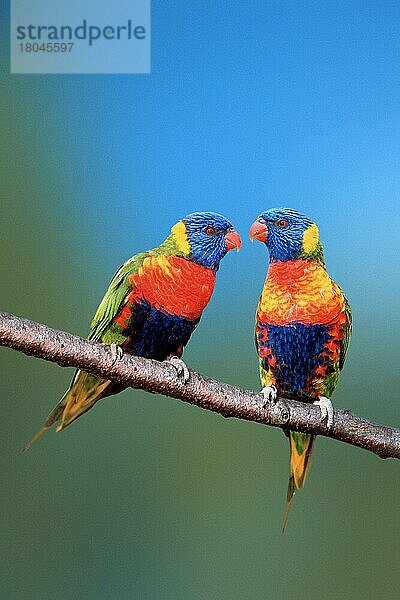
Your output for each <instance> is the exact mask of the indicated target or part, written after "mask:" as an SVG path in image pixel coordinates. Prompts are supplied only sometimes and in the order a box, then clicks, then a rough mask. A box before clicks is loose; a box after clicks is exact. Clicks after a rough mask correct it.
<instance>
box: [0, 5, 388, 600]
mask: <svg viewBox="0 0 400 600" xmlns="http://www.w3.org/2000/svg"><path fill="white" fill-rule="evenodd" d="M185 5H186V3H180V2H172V3H168V6H166V5H164V3H159V2H153V7H152V26H153V33H152V35H153V55H152V74H151V75H149V76H135V75H127V76H16V75H13V76H11V75H9V56H8V18H9V15H8V6H7V4H6V3H3V6H2V9H3V10H2V30H1V34H2V35H1V40H2V41H1V44H2V46H1V55H2V64H1V69H2V71H1V76H2V83H3V85H2V95H1V100H0V102H1V104H0V111H1V113H0V114H1V130H2V135H1V139H0V143H1V182H2V183H1V201H2V210H1V217H2V227H1V238H0V244H1V263H0V269H1V288H0V309H1V310H6V311H9V312H12V313H14V314H17V315H22V316H25V317H29V318H31V319H34V320H37V321H40V322H44V323H47V324H48V325H50V326H53V327H58V328H60V329H63V330H66V331H71V332H74V333H77V334H80V335H86V334H87V331H88V324H89V322H90V319H91V317H92V315H93V312H94V310H95V308H96V306H97V304H98V301H99V300H100V298H101V297H102V294H103V293H104V291H105V288H106V285H107V283H108V281H109V279H110V277H111V275H112V273H113V272H114V271H115V269H116V268H117V267H118V266H119V264H121V263H122V262H123V261H124V260H126V258H127V257H128V256H130V255H132V254H134V253H135V252H137V251H140V250H143V249H145V248H149V247H152V246H154V245H157V244H158V243H159V242H160V241H161V240H162V239H163V237H165V235H166V234H167V233H168V231H169V228H170V227H171V225H172V224H173V223H174V222H175V221H176V220H177V219H179V218H180V217H181V216H183V215H184V214H186V213H188V212H190V211H192V210H195V209H198V210H201V209H202V210H207V209H208V210H209V209H212V210H217V211H219V212H223V213H225V214H226V215H227V216H229V217H231V219H232V221H233V222H234V223H235V225H236V227H237V228H238V230H239V231H240V232H241V233H242V237H243V240H244V248H243V251H242V252H241V253H240V254H239V255H233V253H231V254H230V255H228V257H227V258H226V259H225V261H224V263H223V264H222V268H221V271H220V273H219V274H218V285H217V288H216V292H215V294H214V296H213V298H212V301H211V304H210V306H209V307H208V309H207V311H206V313H205V315H204V317H203V320H202V323H201V326H200V327H199V329H198V331H196V333H195V335H194V336H193V338H192V340H191V343H190V345H189V347H188V349H187V350H186V352H185V359H186V362H187V363H188V364H189V365H190V366H191V367H193V368H195V369H197V370H199V371H201V372H203V373H205V374H207V375H209V376H211V377H215V378H218V379H221V380H224V381H229V382H231V383H233V384H237V385H240V386H242V387H248V388H251V389H258V388H259V387H260V386H259V380H258V373H257V358H256V354H255V350H254V348H253V334H252V329H253V319H254V311H255V307H256V304H257V299H258V295H259V292H260V290H261V287H262V283H263V280H264V276H265V271H266V261H267V256H266V253H265V249H264V248H262V247H261V245H254V247H253V246H250V245H249V244H248V243H247V242H246V239H247V231H248V228H249V226H250V224H251V222H252V221H253V219H254V217H255V216H257V214H258V213H259V212H260V211H261V210H263V209H265V208H268V207H271V206H276V205H289V206H293V207H294V208H298V209H299V210H302V211H304V212H306V213H307V214H308V215H309V216H311V217H313V218H315V219H316V220H317V222H318V223H319V225H320V230H321V236H322V239H323V242H324V245H325V250H326V255H327V262H328V267H329V270H330V272H331V274H332V275H333V276H334V277H335V278H336V279H337V280H338V282H339V283H340V284H341V285H342V286H343V288H344V289H345V290H346V292H347V294H348V296H349V298H350V300H351V302H352V305H353V312H354V316H355V332H354V338H353V342H352V345H351V349H350V352H349V358H348V362H347V365H346V368H345V371H344V374H343V377H342V381H341V384H340V387H339V389H338V391H337V393H336V396H335V402H336V404H337V405H338V406H346V407H350V408H351V409H352V410H354V411H355V412H357V413H359V414H361V415H364V416H366V417H368V418H371V419H374V420H377V421H379V422H382V423H385V424H388V425H397V426H398V425H399V419H398V415H399V413H398V406H399V404H398V402H399V393H398V381H397V378H398V376H397V374H398V365H399V359H400V356H399V354H400V353H399V347H398V339H399V334H400V323H399V316H398V315H399V308H398V298H399V291H400V290H399V268H398V256H399V236H398V227H399V216H400V215H399V200H400V198H399V189H400V175H399V173H400V171H399V166H400V148H399V144H398V139H399V133H400V132H399V129H400V119H399V108H400V76H399V73H400V70H399V56H400V52H399V50H400V44H399V35H398V28H397V26H398V23H399V17H400V12H399V8H398V5H397V3H394V2H393V3H392V2H385V3H384V4H382V3H378V2H377V3H375V2H367V3H360V2H349V3H339V2H326V3H323V4H319V3H312V2H300V3H296V4H293V3H289V2H288V3H284V2H283V3H281V2H280V3H275V2H260V3H258V2H256V3H250V2H240V3H238V4H235V6H233V5H232V4H231V3H227V2H220V3H212V2H204V3H203V2H202V3H198V4H196V6H194V5H192V3H187V6H185ZM200 5H201V6H200ZM396 28H397V29H396ZM0 373H1V380H2V383H1V400H2V403H1V406H2V419H1V444H2V451H1V489H2V493H1V503H2V517H1V538H0V539H1V541H0V545H1V550H0V556H1V560H0V569H1V571H0V598H4V599H7V600H12V599H18V600H20V599H25V598H26V599H28V598H29V600H39V599H57V600H72V599H75V598H79V599H82V600H86V599H92V598H93V599H94V598H96V599H106V598H107V599H108V598H110V597H115V598H121V599H125V598H126V599H131V598H144V599H147V598H148V599H153V598H154V599H158V598H160V599H161V598H162V599H171V600H172V599H174V600H175V599H176V600H178V599H185V600H186V599H194V600H195V599H206V598H215V599H220V598H221V599H243V600H244V599H248V598H251V599H253V598H254V599H261V598H277V599H279V598H287V597H289V596H296V597H297V598H301V599H302V598H304V599H307V600H312V599H317V598H324V599H337V598H360V599H361V598H374V599H375V598H385V599H395V598H396V599H397V598H398V597H399V584H400V576H399V561H400V550H399V545H400V543H399V525H400V517H399V466H398V464H397V463H396V462H395V461H381V460H380V459H378V458H377V457H375V456H374V455H372V454H369V453H367V452H363V451H361V450H358V449H355V448H352V447H350V446H347V445H344V444H340V443H337V442H333V441H330V440H327V439H319V440H318V443H317V448H316V455H315V460H314V465H313V469H312V471H311V474H310V477H309V480H308V483H307V486H306V488H305V489H304V490H303V491H302V492H301V493H299V494H298V496H296V498H295V499H294V501H293V507H292V512H291V516H290V520H289V524H288V528H287V531H286V533H285V535H284V536H282V534H281V524H282V518H283V508H284V499H285V494H286V487H287V476H288V443H287V440H286V438H285V437H284V436H283V434H282V433H281V432H280V431H278V430H273V429H270V428H266V427H263V426H261V425H258V424H255V423H247V422H244V421H243V422H242V421H235V420H224V419H222V418H221V417H219V416H218V415H215V414H212V413H208V412H206V411H202V410H200V409H198V408H195V407H190V406H187V405H184V404H183V403H180V402H178V401H175V400H172V399H168V398H164V397H159V396H152V395H147V394H145V393H142V392H138V391H134V390H127V391H125V392H123V393H122V394H120V395H118V396H116V397H113V398H110V399H107V400H105V401H104V402H101V403H99V405H97V406H96V408H95V409H94V410H93V411H91V412H90V413H89V414H88V415H86V416H84V417H83V418H82V419H80V420H79V421H78V422H77V423H76V424H74V425H73V426H72V427H71V428H68V429H67V430H66V431H65V432H63V433H62V434H60V435H55V434H54V432H50V433H48V434H46V436H45V437H43V439H42V440H41V441H40V442H39V443H38V444H37V445H36V446H35V447H34V448H33V449H32V450H31V451H30V452H28V453H25V454H21V453H20V448H21V447H22V446H23V445H24V444H25V443H26V442H27V441H28V440H29V439H30V437H31V436H32V434H33V433H34V432H35V431H36V430H37V428H38V427H39V426H40V424H41V423H42V421H43V419H44V417H45V416H46V415H47V413H48V412H49V411H50V409H51V408H52V407H53V405H54V404H55V402H56V401H57V400H58V398H59V397H60V396H61V395H62V393H63V391H64V389H65V388H66V386H67V385H68V383H69V379H70V377H71V375H72V370H66V369H65V370H64V369H61V368H60V367H58V366H57V365H54V364H50V363H45V362H43V361H39V360H36V359H33V358H28V357H26V356H24V355H22V354H18V353H16V352H13V351H11V350H7V349H1V351H0Z"/></svg>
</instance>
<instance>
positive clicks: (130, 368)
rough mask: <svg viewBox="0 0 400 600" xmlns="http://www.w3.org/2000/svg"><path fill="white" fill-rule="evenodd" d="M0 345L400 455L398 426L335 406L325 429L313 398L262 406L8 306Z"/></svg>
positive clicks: (254, 398) (245, 393) (234, 413)
mask: <svg viewBox="0 0 400 600" xmlns="http://www.w3.org/2000/svg"><path fill="white" fill-rule="evenodd" d="M0 345H1V346H7V347H9V348H13V349H14V350H19V351H20V352H24V353H25V354H28V355H30V356H36V357H37V358H42V359H44V360H48V361H51V362H56V363H58V364H59V365H61V366H64V367H66V366H71V367H72V366H73V367H77V368H79V369H83V370H85V371H88V372H90V373H92V374H94V375H98V376H101V377H106V378H108V379H112V380H114V381H117V382H119V383H121V384H123V385H124V386H126V387H133V388H139V389H142V390H146V391H148V392H152V393H157V394H164V395H165V396H171V397H172V398H178V399H179V400H183V401H184V402H188V403H190V404H195V405H196V406H199V407H201V408H205V409H207V410H212V411H214V412H217V413H220V414H221V415H223V416H224V417H236V418H238V419H246V420H248V421H256V422H258V423H263V424H265V425H271V426H273V427H280V428H282V429H292V430H298V431H304V432H307V433H314V434H318V435H324V436H327V437H330V438H333V439H336V440H340V441H342V442H346V443H348V444H351V445H353V446H358V447H359V448H364V449H365V450H370V451H371V452H374V453H375V454H378V455H379V456H380V457H382V458H388V457H390V458H400V430H399V429H395V428H393V427H385V426H383V425H378V424H376V423H371V422H370V421H367V420H366V419H363V418H361V417H358V416H356V415H354V414H353V413H351V412H350V411H349V410H335V422H334V426H333V428H332V429H331V430H330V431H327V429H326V426H325V424H324V423H323V422H321V413H320V409H319V408H318V407H316V406H313V405H312V404H306V403H304V402H297V401H295V400H289V399H287V398H279V399H278V401H277V402H276V404H267V405H266V406H262V396H261V395H260V394H257V393H256V392H252V391H249V390H244V389H240V388H237V387H233V386H231V385H229V384H227V383H222V382H220V381H215V380H213V379H209V378H207V377H204V375H201V374H199V373H196V372H195V371H190V380H189V381H188V382H187V383H183V381H182V380H181V379H180V378H179V377H178V376H177V373H176V370H175V369H174V368H173V367H172V366H171V365H168V364H166V363H161V362H158V361H155V360H150V359H145V358H140V357H137V356H131V355H127V354H124V355H123V356H122V358H121V359H118V360H117V361H115V359H114V358H113V355H112V353H111V350H110V348H109V347H107V346H103V345H101V344H98V343H94V342H91V341H88V340H84V339H83V338H80V337H78V336H75V335H72V334H70V333H66V332H63V331H58V330H57V329H52V328H50V327H47V326H46V325H42V324H40V323H36V322H34V321H30V320H28V319H23V318H21V317H16V316H14V315H10V314H7V313H4V312H0Z"/></svg>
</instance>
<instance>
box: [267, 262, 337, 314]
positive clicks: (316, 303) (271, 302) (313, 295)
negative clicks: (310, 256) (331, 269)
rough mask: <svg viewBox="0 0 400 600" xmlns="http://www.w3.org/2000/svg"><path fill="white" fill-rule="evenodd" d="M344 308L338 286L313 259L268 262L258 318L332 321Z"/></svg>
mask: <svg viewBox="0 0 400 600" xmlns="http://www.w3.org/2000/svg"><path fill="white" fill-rule="evenodd" d="M343 308H344V298H343V294H342V291H341V289H340V288H339V286H338V285H337V284H336V283H335V282H334V281H332V279H331V278H330V277H329V275H328V273H327V272H326V270H325V269H324V267H322V266H321V265H320V264H318V263H317V262H316V261H307V260H301V259H299V260H295V261H285V262H281V261H277V262H274V263H271V264H270V267H269V270H268V274H267V279H266V281H265V285H264V289H263V291H262V294H261V298H260V302H259V305H258V318H259V319H260V321H261V322H264V323H270V324H271V325H287V324H288V323H293V322H297V323H303V324H321V325H325V324H328V323H333V322H334V321H335V320H336V319H337V318H338V316H339V315H340V313H341V312H342V311H343Z"/></svg>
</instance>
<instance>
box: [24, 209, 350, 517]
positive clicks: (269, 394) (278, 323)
mask: <svg viewBox="0 0 400 600" xmlns="http://www.w3.org/2000/svg"><path fill="white" fill-rule="evenodd" d="M250 238H251V239H254V238H255V239H257V240H260V241H261V242H263V243H265V245H266V246H267V248H268V251H269V258H270V260H269V268H268V274H267V278H266V281H265V284H264V288H263V290H262V294H261V297H260V301H259V304H258V308H257V313H256V328H255V336H256V345H257V350H258V357H259V366H260V377H261V382H262V385H263V390H262V394H263V397H264V401H265V402H274V401H276V399H277V397H278V395H283V396H289V397H292V398H296V399H299V400H302V401H304V402H314V403H316V404H319V406H320V407H321V413H322V415H323V417H324V418H326V419H327V427H331V426H332V424H333V409H332V404H331V402H330V400H329V399H330V397H331V395H332V394H333V392H334V390H335V387H336V385H337V383H338V379H339V374H340V371H341V369H342V367H343V363H344V359H345V355H346V351H347V347H348V344H349V341H350V336H351V311H350V306H349V303H348V301H347V300H346V298H345V296H344V294H343V292H342V291H341V289H340V287H339V286H338V285H337V284H336V283H335V282H334V281H333V280H332V279H331V278H330V277H329V275H328V273H327V271H326V267H325V262H324V253H323V248H322V245H321V242H320V240H319V234H318V228H317V225H316V224H315V223H313V222H312V221H310V220H309V219H308V218H307V217H305V216H303V215H301V214H300V213H298V212H296V211H295V210H292V209H288V208H274V209H270V210H267V211H266V212H264V213H262V214H261V215H260V216H259V217H258V218H257V219H256V221H255V222H254V223H253V225H252V226H251V229H250ZM240 246H241V239H240V236H239V234H238V233H237V232H236V231H235V229H234V228H233V226H232V224H231V223H230V222H229V221H228V220H227V219H226V218H225V217H223V216H222V215H218V214H215V213H211V212H198V213H193V214H190V215H188V216H187V217H185V218H184V219H182V220H181V221H179V222H178V223H177V224H176V225H174V226H173V227H172V229H171V233H170V235H169V236H168V237H167V238H166V240H165V241H164V242H163V243H162V244H161V245H160V246H158V247H157V248H154V249H153V250H149V251H148V252H143V253H141V254H136V255H135V256H133V257H132V258H130V259H129V260H128V261H127V262H126V263H125V264H124V265H122V267H121V268H120V269H119V270H118V271H117V272H116V274H115V275H114V277H113V279H112V280H111V283H110V285H109V288H108V290H107V292H106V294H105V296H104V298H103V300H102V301H101V303H100V305H99V307H98V309H97V312H96V314H95V315H94V318H93V321H92V324H91V328H90V335H89V339H90V340H93V341H97V342H101V343H104V344H110V345H112V348H113V350H114V352H115V353H117V352H119V353H121V352H123V351H125V352H127V353H129V354H135V355H137V356H143V357H146V358H153V359H156V360H160V361H165V360H167V361H170V363H171V365H173V366H174V367H175V368H176V369H177V372H178V375H179V374H182V375H183V377H184V378H185V379H186V378H187V377H188V376H189V372H188V370H187V368H186V365H185V364H184V363H183V361H182V360H181V355H182V352H183V348H184V346H185V345H186V344H187V342H188V340H189V338H190V336H191V334H192V333H193V331H194V330H195V329H196V327H197V325H198V323H199V321H200V318H201V315H202V312H203V310H204V308H205V307H206V306H207V304H208V302H209V300H210V298H211V295H212V292H213V289H214V284H215V278H216V273H217V271H218V268H219V265H220V261H221V260H222V258H223V257H224V256H225V254H226V253H227V252H228V251H229V250H231V249H233V248H237V249H238V250H239V249H240ZM122 389H123V387H122V386H121V385H119V384H117V383H115V382H113V381H109V380H107V379H101V378H99V377H95V376H94V375H90V374H89V373H85V372H83V371H80V370H78V371H76V373H75V375H74V377H73V379H72V382H71V385H70V387H69V389H68V390H67V392H66V393H65V394H64V396H63V397H62V398H61V400H60V401H59V403H58V404H57V406H56V407H55V408H54V409H53V410H52V411H51V413H50V415H49V416H48V417H47V420H46V422H45V424H44V426H43V427H42V429H41V430H40V431H39V432H38V433H37V434H36V436H35V437H34V438H33V440H32V442H31V443H30V444H29V446H30V445H31V444H32V443H33V442H34V441H35V440H36V439H37V438H38V437H40V435H41V434H42V433H43V432H44V431H45V430H46V429H48V428H49V427H51V426H52V425H53V423H58V426H57V431H60V430H62V429H64V428H65V427H67V426H68V425H69V424H70V423H72V421H74V420H75V419H76V418H78V417H79V416H80V415H82V414H83V413H85V412H86V411H88V410H89V409H90V408H91V407H92V406H93V405H94V404H95V403H96V402H97V401H98V400H100V399H101V398H105V397H106V396H110V395H112V394H115V393H117V392H120V391H121V390H122ZM289 440H290V479H289V487H288V493H287V502H286V514H285V521H284V527H285V525H286V521H287V517H288V512H289V507H290V500H291V498H292V496H293V494H294V493H295V491H296V490H297V489H299V488H301V487H303V485H304V482H305V478H306V475H307V472H308V469H309V467H310V464H311V457H312V450H313V446H314V441H315V436H313V435H309V434H304V433H300V432H294V431H291V432H289Z"/></svg>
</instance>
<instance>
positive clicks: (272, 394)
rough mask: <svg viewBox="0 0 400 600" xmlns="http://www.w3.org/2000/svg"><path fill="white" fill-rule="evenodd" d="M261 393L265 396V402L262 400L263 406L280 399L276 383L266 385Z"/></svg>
mask: <svg viewBox="0 0 400 600" xmlns="http://www.w3.org/2000/svg"><path fill="white" fill-rule="evenodd" d="M260 394H261V395H262V397H263V398H264V402H262V406H263V408H264V407H265V405H266V404H270V403H271V402H272V403H273V404H275V402H276V401H277V399H278V390H277V389H276V387H275V386H274V385H266V386H265V387H263V389H262V390H261V392H260Z"/></svg>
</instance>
